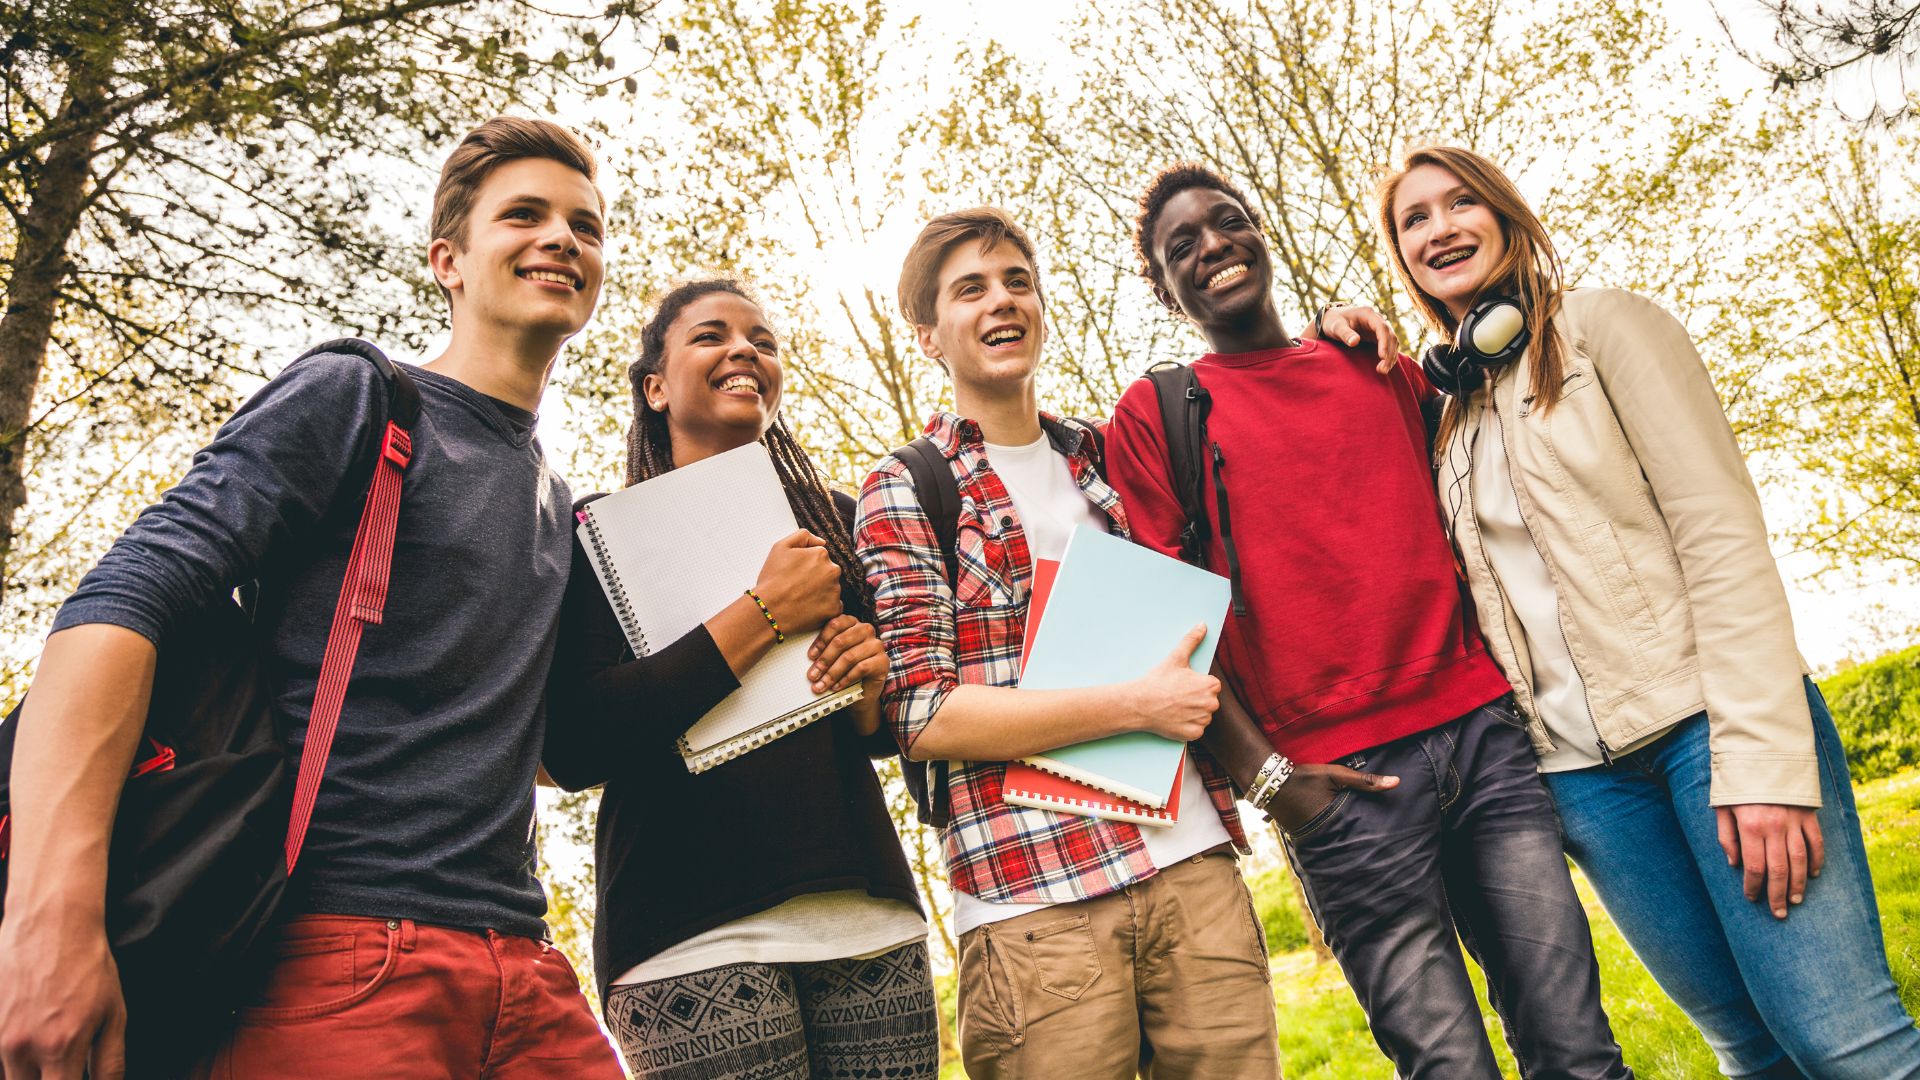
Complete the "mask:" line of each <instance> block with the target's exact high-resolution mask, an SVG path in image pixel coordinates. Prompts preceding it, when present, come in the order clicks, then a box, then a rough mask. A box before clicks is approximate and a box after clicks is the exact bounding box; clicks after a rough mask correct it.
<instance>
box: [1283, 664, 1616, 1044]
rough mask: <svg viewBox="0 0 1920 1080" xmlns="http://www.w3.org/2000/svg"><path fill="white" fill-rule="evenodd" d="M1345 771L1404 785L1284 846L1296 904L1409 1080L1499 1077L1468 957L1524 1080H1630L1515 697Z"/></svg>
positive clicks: (1346, 803)
mask: <svg viewBox="0 0 1920 1080" xmlns="http://www.w3.org/2000/svg"><path fill="white" fill-rule="evenodd" d="M1343 764H1346V765H1348V766H1350V767H1352V768H1356V769H1365V770H1367V771H1368V772H1375V773H1385V774H1388V775H1392V776H1398V777H1399V778H1400V786H1399V787H1396V788H1393V789H1392V790H1390V791H1385V792H1381V793H1379V794H1377V795H1375V794H1361V793H1358V792H1355V791H1353V790H1352V789H1351V788H1348V789H1344V790H1342V791H1341V792H1340V793H1339V794H1338V795H1336V796H1334V799H1333V801H1332V802H1330V803H1328V804H1327V806H1326V807H1325V808H1324V809H1322V810H1320V812H1318V813H1316V814H1315V815H1314V816H1313V817H1311V818H1309V819H1308V820H1307V821H1306V822H1304V823H1303V824H1302V825H1301V826H1300V827H1299V828H1298V829H1295V830H1294V831H1293V832H1292V833H1290V834H1287V835H1286V837H1285V838H1286V841H1287V853H1288V855H1289V856H1290V857H1291V859H1292V860H1293V866H1294V870H1295V873H1296V874H1297V875H1298V877H1299V879H1300V885H1301V891H1302V892H1303V893H1304V894H1305V895H1306V898H1307V904H1308V906H1309V907H1311V908H1312V910H1313V915H1314V919H1315V920H1316V921H1317V922H1318V923H1319V924H1320V929H1321V930H1322V932H1323V933H1325V935H1326V938H1327V947H1328V948H1330V949H1332V950H1333V954H1334V956H1335V957H1337V958H1338V959H1339V961H1340V968H1341V970H1342V971H1343V972H1344V973H1345V974H1346V976H1347V982H1348V983H1349V984H1351V985H1352V987H1353V992H1354V996H1356V997H1358V998H1359V999H1360V1006H1361V1008H1363V1009H1365V1010H1366V1013H1367V1024H1368V1026H1369V1027H1370V1028H1371V1029H1372V1032H1373V1038H1374V1041H1375V1042H1377V1043H1378V1044H1379V1045H1380V1049H1381V1050H1382V1051H1384V1052H1385V1053H1386V1055H1387V1057H1388V1058H1389V1059H1391V1060H1392V1061H1393V1064H1394V1068H1395V1070H1396V1071H1397V1072H1398V1074H1399V1075H1400V1076H1401V1077H1402V1078H1403V1080H1498V1077H1499V1076H1500V1069H1499V1066H1498V1065H1496V1064H1495V1061H1494V1056H1493V1047H1492V1046H1491V1045H1489V1044H1488V1042H1487V1031H1486V1027H1485V1025H1484V1024H1483V1023H1482V1021H1481V1019H1480V1006H1479V1003H1478V1002H1477V1001H1476V1000H1475V998H1474V994H1473V984H1472V983H1470V982H1469V981H1468V980H1467V965H1466V962H1465V960H1463V959H1462V958H1461V956H1460V946H1461V944H1463V943H1464V944H1465V945H1466V947H1467V950H1468V951H1469V952H1470V953H1472V954H1473V958H1474V960H1475V961H1476V962H1477V963H1479V965H1480V967H1481V970H1483V971H1485V972H1486V974H1487V996H1488V997H1489V998H1490V999H1491V1000H1492V1003H1493V1007H1494V1009H1495V1010H1496V1011H1497V1012H1498V1013H1499V1014H1500V1019H1501V1025H1502V1027H1503V1028H1504V1029H1505V1033H1506V1036H1507V1043H1508V1045H1509V1046H1511V1047H1512V1049H1513V1056H1514V1057H1515V1058H1516V1059H1517V1060H1518V1061H1519V1062H1520V1070H1521V1075H1523V1076H1526V1077H1529V1078H1531V1080H1629V1078H1630V1077H1631V1076H1632V1075H1633V1074H1632V1073H1630V1072H1629V1071H1628V1070H1627V1067H1626V1065H1625V1063H1623V1062H1622V1061H1621V1059H1620V1046H1619V1044H1618V1043H1616V1042H1615V1041H1614V1038H1613V1031H1612V1028H1611V1027H1610V1026H1609V1025H1608V1023H1607V1016H1606V1013H1605V1012H1604V1011H1602V1009H1601V1007H1600V969H1599V966H1598V965H1597V964H1595V962H1594V958H1593V938H1592V935H1591V934H1590V933H1589V932H1588V930H1587V914H1586V912H1585V911H1584V910H1582V908H1581V907H1580V898H1579V896H1578V895H1576V894H1575V893H1574V891H1573V878H1572V875H1571V874H1570V873H1569V872H1568V870H1567V857H1566V855H1565V854H1564V853H1563V852H1562V851H1561V839H1560V829H1559V826H1558V825H1557V824H1556V823H1555V821H1554V819H1553V803H1552V801H1551V800H1550V799H1549V798H1548V797H1547V790H1546V788H1545V787H1543V786H1542V785H1541V783H1540V773H1539V770H1538V769H1537V768H1536V767H1535V763H1534V756H1533V749H1532V747H1531V746H1530V744H1529V743H1528V742H1527V737H1526V735H1525V734H1524V733H1523V732H1522V731H1521V730H1520V728H1519V726H1518V720H1517V718H1516V717H1515V716H1514V714H1513V712H1512V709H1511V707H1510V706H1509V705H1508V704H1507V702H1506V701H1505V700H1502V701H1498V702H1495V703H1493V704H1490V705H1485V706H1482V707H1481V708H1478V709H1475V710H1474V711H1473V712H1471V713H1468V714H1467V715H1466V716H1463V717H1460V718H1459V719H1457V720H1451V721H1449V722H1447V723H1445V724H1442V725H1441V726H1439V727H1437V728H1434V729H1432V730H1430V731H1423V732H1420V733H1419V734H1416V735H1409V736H1406V737H1405V738H1401V739H1395V740H1394V741H1392V742H1390V743H1385V744H1383V745H1380V746H1376V747H1374V748H1372V749H1370V750H1366V751H1363V752H1361V753H1359V754H1355V755H1353V756H1351V757H1349V758H1347V759H1346V760H1345V761H1344V762H1343Z"/></svg>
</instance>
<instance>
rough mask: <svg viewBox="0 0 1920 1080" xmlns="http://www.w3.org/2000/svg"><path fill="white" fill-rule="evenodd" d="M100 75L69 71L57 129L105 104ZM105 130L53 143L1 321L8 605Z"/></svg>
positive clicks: (0, 468) (2, 522)
mask: <svg viewBox="0 0 1920 1080" xmlns="http://www.w3.org/2000/svg"><path fill="white" fill-rule="evenodd" d="M98 72H99V69H98V68H96V67H93V66H90V65H76V66H75V67H73V68H71V69H69V72H68V76H67V87H66V96H65V99H64V100H63V101H62V102H61V103H60V113H59V115H58V117H57V118H56V119H55V121H54V122H55V123H56V124H63V123H68V122H71V121H76V120H82V119H83V118H85V117H86V116H88V115H89V114H91V113H94V112H96V111H98V108H99V105H100V103H101V100H102V85H101V79H100V76H99V74H98ZM99 137H100V131H99V129H98V128H97V127H94V126H91V125H88V126H85V127H82V128H79V129H78V130H77V131H76V133H75V134H73V135H70V136H68V137H66V138H64V139H61V140H60V141H58V142H56V143H53V144H51V145H50V146H49V147H48V148H47V156H46V160H45V161H44V162H43V163H42V164H41V165H40V168H39V170H38V172H39V176H38V178H37V179H36V180H35V181H34V183H33V187H32V190H31V191H30V192H29V193H28V195H27V210H26V213H25V215H23V216H22V217H21V219H20V234H19V238H18V244H17V245H16V247H15V249H14V260H13V275H12V278H11V279H10V280H9V281H8V282H7V289H6V293H7V296H6V303H7V306H6V313H5V314H4V315H0V600H4V599H5V589H6V582H7V579H8V577H9V573H8V572H9V571H10V569H11V566H10V561H9V560H10V556H11V555H12V553H13V538H14V517H15V516H16V515H17V514H18V512H19V510H20V507H21V506H22V505H23V504H24V503H25V502H26V501H27V480H26V464H27V426H28V424H29V423H30V422H31V420H32V418H33V397H34V391H35V390H36V389H37V388H38V385H39V382H40V374H41V371H42V370H43V369H44V368H45V366H46V359H47V343H48V341H49V340H50V339H51V338H52V335H53V320H54V315H55V309H56V308H57V306H58V305H59V299H60V285H61V283H62V282H63V281H64V280H65V279H66V277H67V275H68V274H69V273H70V272H71V271H72V269H73V267H72V263H71V262H70V261H69V259H68V256H67V245H68V244H69V243H70V242H71V241H72V239H73V234H74V231H75V230H76V228H77V227H78V226H79V224H80V215H81V212H82V211H83V210H84V209H85V206H86V199H87V178H88V166H89V165H90V164H91V162H92V160H93V148H94V144H95V143H96V142H97V141H98V140H99Z"/></svg>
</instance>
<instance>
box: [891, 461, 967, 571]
mask: <svg viewBox="0 0 1920 1080" xmlns="http://www.w3.org/2000/svg"><path fill="white" fill-rule="evenodd" d="M893 456H894V457H897V458H899V459H900V461H901V463H902V464H904V465H906V467H907V476H908V478H909V479H911V480H912V481H913V495H914V498H916V499H918V500H920V509H921V511H922V512H924V513H925V514H926V515H927V522H928V523H929V524H931V525H932V526H933V537H934V539H935V540H937V541H939V543H940V557H941V558H942V559H943V560H945V562H946V568H947V586H948V587H949V588H958V587H959V585H960V546H959V545H960V482H959V481H958V480H955V479H954V478H953V467H952V466H950V465H948V464H947V459H946V458H945V457H944V456H943V455H942V454H941V453H940V448H939V447H937V446H935V445H934V444H933V440H932V439H929V438H927V437H926V436H925V435H922V436H920V437H919V438H917V439H915V440H913V441H912V442H910V443H908V444H907V445H905V446H903V447H901V448H900V449H898V450H895V451H894V452H893Z"/></svg>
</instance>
